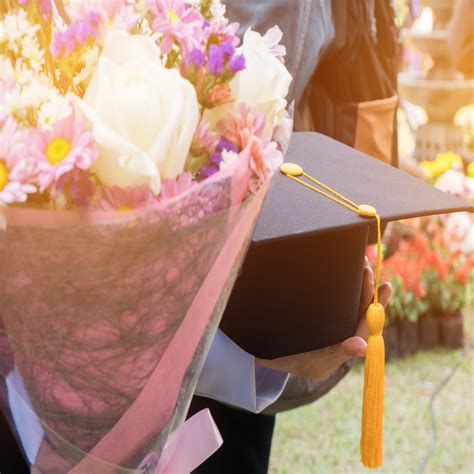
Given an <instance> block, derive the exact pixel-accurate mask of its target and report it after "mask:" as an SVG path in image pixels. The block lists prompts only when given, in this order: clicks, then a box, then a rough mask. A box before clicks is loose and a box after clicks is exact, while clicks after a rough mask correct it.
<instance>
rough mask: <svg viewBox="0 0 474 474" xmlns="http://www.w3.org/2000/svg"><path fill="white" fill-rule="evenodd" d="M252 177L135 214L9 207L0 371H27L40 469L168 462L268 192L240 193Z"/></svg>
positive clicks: (207, 186) (127, 467) (218, 182)
mask: <svg viewBox="0 0 474 474" xmlns="http://www.w3.org/2000/svg"><path fill="white" fill-rule="evenodd" d="M246 179H248V176H245V174H243V175H242V174H240V175H239V173H235V176H234V178H232V176H230V175H229V174H222V175H220V176H217V177H216V178H213V179H210V180H208V181H204V182H202V183H200V184H199V185H197V186H195V187H194V188H193V189H192V190H190V191H188V192H187V193H185V194H184V195H182V196H179V197H178V198H176V199H174V200H172V201H170V202H168V203H167V204H166V205H164V206H162V207H161V208H159V209H149V210H142V211H138V212H135V213H130V214H126V215H123V214H121V215H120V214H116V213H114V214H109V215H106V214H100V213H95V214H86V215H79V214H74V213H68V212H63V213H55V212H53V211H43V210H31V209H9V210H8V211H7V214H6V216H7V222H8V226H7V228H6V230H5V231H3V232H2V233H1V235H0V250H1V255H2V257H1V259H2V261H1V265H2V270H3V271H2V282H1V285H0V293H1V299H2V310H1V312H2V317H3V328H4V329H3V331H2V330H1V326H0V360H2V364H1V366H0V370H2V375H3V376H4V377H6V376H7V375H8V373H9V372H10V371H11V370H13V368H16V369H17V370H18V371H19V373H20V374H21V377H22V379H23V382H24V385H25V387H26V390H27V393H28V396H29V398H30V400H31V405H32V409H33V411H34V412H35V414H36V416H37V417H38V418H39V419H40V420H41V423H42V426H43V428H44V431H45V438H44V440H43V443H42V445H41V448H40V451H39V454H38V457H37V459H36V461H35V464H36V465H35V467H34V469H35V470H36V471H35V472H48V474H50V473H51V474H54V473H56V472H57V473H60V472H68V471H70V472H73V473H84V474H86V473H87V474H91V473H95V472H97V473H101V474H106V473H108V472H110V473H112V472H114V473H116V472H134V470H135V469H137V467H138V466H139V465H140V463H141V461H142V460H143V459H144V458H145V457H146V456H147V455H148V454H149V453H154V454H155V455H156V459H157V462H159V459H160V456H161V454H162V452H163V449H164V447H165V445H166V442H167V440H168V438H169V436H170V434H171V433H173V431H175V430H176V428H177V427H179V426H180V424H181V423H182V422H183V421H184V416H185V414H186V411H187V407H188V404H189V400H190V397H191V396H192V393H193V391H194V387H195V384H196V379H197V375H198V373H199V370H200V368H201V366H202V363H203V361H204V357H205V355H206V354H207V350H208V348H209V345H210V342H211V340H212V338H213V336H214V333H215V330H216V328H217V325H218V322H219V320H220V317H221V315H222V312H223V309H224V307H225V303H226V301H227V298H228V296H229V293H230V290H231V288H232V285H233V282H234V280H235V277H236V274H237V271H238V269H239V267H240V264H241V261H242V259H243V256H244V254H245V251H246V249H247V245H248V241H249V238H250V235H251V232H252V230H253V226H254V224H255V221H256V218H257V216H258V212H259V210H260V207H261V204H262V202H263V199H264V196H265V194H266V190H267V187H268V186H267V185H268V183H266V184H265V185H264V186H263V187H262V188H261V189H260V191H259V192H258V193H257V194H256V195H254V196H251V197H248V198H247V199H246V200H245V201H244V202H242V203H241V202H239V198H240V199H241V198H242V188H243V186H245V181H243V180H246ZM2 398H5V397H2ZM4 409H5V410H6V412H7V413H8V406H4Z"/></svg>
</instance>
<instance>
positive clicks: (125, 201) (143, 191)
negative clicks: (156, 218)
mask: <svg viewBox="0 0 474 474" xmlns="http://www.w3.org/2000/svg"><path fill="white" fill-rule="evenodd" d="M154 203H155V196H154V195H153V193H152V192H151V190H150V188H149V187H148V186H137V187H133V188H119V187H118V186H113V187H111V188H103V190H102V196H101V199H100V200H99V202H98V203H97V208H98V209H100V210H102V211H120V212H127V211H131V210H132V209H138V208H143V207H148V206H151V205H153V204H154Z"/></svg>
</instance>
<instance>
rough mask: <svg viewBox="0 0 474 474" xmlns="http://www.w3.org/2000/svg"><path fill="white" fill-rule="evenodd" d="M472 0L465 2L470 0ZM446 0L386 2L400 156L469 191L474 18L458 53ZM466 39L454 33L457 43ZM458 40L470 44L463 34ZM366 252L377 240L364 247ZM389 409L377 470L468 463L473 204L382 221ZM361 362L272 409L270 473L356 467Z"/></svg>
mask: <svg viewBox="0 0 474 474" xmlns="http://www.w3.org/2000/svg"><path fill="white" fill-rule="evenodd" d="M468 1H471V2H472V4H473V5H471V7H472V8H471V12H472V10H473V8H474V0H468ZM454 3H455V1H454V0H397V1H396V2H394V4H395V8H396V13H397V23H398V27H399V38H400V57H399V71H400V72H399V76H398V88H399V94H400V99H401V100H400V107H399V110H398V140H399V160H400V167H401V168H402V169H404V170H405V171H408V172H410V173H412V174H414V175H416V176H418V177H422V178H423V179H425V180H427V181H429V182H430V183H432V184H433V185H435V186H437V187H438V188H440V189H442V190H443V191H446V192H449V193H453V194H455V195H457V196H459V197H462V198H464V199H466V200H469V201H471V202H473V203H474V162H473V160H474V79H473V76H472V73H473V69H474V59H473V56H472V50H473V49H474V45H473V44H472V38H473V37H474V18H472V16H471V17H469V18H468V19H464V20H465V21H464V25H467V28H470V32H467V33H468V34H467V36H468V37H469V35H470V38H471V40H470V41H471V44H468V45H467V47H468V48H469V49H470V51H471V53H470V54H471V55H470V56H469V54H468V55H467V56H465V57H462V55H459V57H460V58H461V59H459V58H457V59H456V58H454V57H453V55H452V53H451V51H452V50H451V51H450V49H449V47H448V41H452V38H450V37H449V35H450V31H449V26H448V25H449V22H450V19H451V17H452V14H453V8H454ZM461 46H462V45H459V47H461ZM464 46H466V45H464ZM367 256H368V257H369V259H371V260H373V259H374V258H375V250H374V249H373V248H368V249H367ZM384 259H385V261H384V278H385V280H389V281H391V282H392V285H393V289H394V293H393V297H392V300H391V302H390V304H389V308H388V315H387V316H388V317H387V321H386V328H385V333H384V334H385V339H386V350H387V360H388V362H387V367H386V401H385V403H386V417H385V432H384V435H385V440H384V466H383V468H381V469H379V470H376V472H381V473H401V474H405V473H412V472H413V473H421V472H425V473H436V474H438V473H440V474H441V473H449V474H451V473H455V474H464V473H465V474H471V473H474V411H473V408H474V406H473V402H474V397H473V395H474V390H473V389H474V385H473V382H474V378H473V350H472V349H473V344H474V272H473V266H474V215H473V214H468V213H461V214H455V215H448V216H443V217H441V216H440V217H432V218H423V219H415V220H410V221H405V222H402V223H397V224H394V225H392V226H391V227H390V228H388V229H387V232H386V235H385V238H384ZM362 371H363V365H362V364H357V365H356V367H354V369H353V370H352V371H351V372H350V373H349V374H348V375H347V376H346V377H345V378H344V379H343V380H342V381H341V382H340V383H339V385H338V386H337V387H336V388H335V389H333V390H332V391H331V392H330V393H329V394H328V395H327V396H326V397H323V398H322V399H320V400H319V401H317V402H315V403H313V404H312V405H308V406H305V407H303V408H300V409H298V410H293V411H290V412H287V413H282V414H280V415H279V416H278V417H277V424H276V430H275V437H274V441H273V447H272V457H271V468H270V472H271V473H275V474H276V473H291V474H298V473H302V474H303V473H305V474H306V473H313V472H314V473H318V474H325V473H351V472H354V473H359V472H365V470H364V469H363V468H362V467H361V466H360V464H359V462H358V459H359V453H358V451H359V430H360V426H359V423H360V410H361V396H360V394H362V383H363V376H362Z"/></svg>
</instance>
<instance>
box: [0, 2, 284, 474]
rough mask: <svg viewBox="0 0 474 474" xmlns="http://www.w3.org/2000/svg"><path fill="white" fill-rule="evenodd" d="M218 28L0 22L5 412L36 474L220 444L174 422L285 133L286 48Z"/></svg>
mask: <svg viewBox="0 0 474 474" xmlns="http://www.w3.org/2000/svg"><path fill="white" fill-rule="evenodd" d="M224 12H225V9H224V7H223V5H221V4H220V2H219V1H217V0H202V1H184V0H148V1H135V0H117V1H113V2H111V1H107V0H70V1H69V2H68V3H64V4H63V2H61V1H59V0H56V2H55V4H51V3H50V1H49V0H18V1H13V0H6V1H3V2H2V3H1V5H0V127H1V131H0V255H1V266H2V273H1V285H0V293H1V296H0V297H1V301H2V309H1V315H0V360H1V364H0V371H1V372H0V373H1V374H2V375H3V382H0V383H1V384H0V404H2V405H3V410H4V412H5V414H6V415H7V417H8V418H9V419H10V421H11V423H12V425H13V426H14V427H15V429H16V431H17V434H18V436H19V438H20V439H21V441H22V444H23V449H24V451H25V454H26V457H27V458H28V460H29V462H30V464H31V465H32V466H34V467H33V469H34V470H35V472H44V473H48V474H49V473H63V472H75V473H88V474H89V473H94V472H97V473H99V472H100V473H101V474H102V473H108V472H111V473H112V472H114V473H115V472H156V473H160V472H186V471H191V470H192V469H194V467H196V465H198V464H199V463H200V462H202V460H204V459H205V457H206V456H207V455H209V454H211V453H212V449H211V447H212V446H214V445H215V443H218V440H217V441H215V440H216V439H217V438H218V437H217V436H216V434H215V432H214V431H213V427H212V424H210V423H207V425H206V426H207V428H210V431H208V432H206V431H205V428H204V427H203V426H204V425H203V423H204V424H205V423H206V418H203V417H201V418H199V419H198V420H197V421H196V420H194V422H193V423H189V422H187V423H186V424H184V425H183V421H184V417H185V414H186V410H187V406H188V403H189V400H190V397H191V395H192V393H193V390H194V387H195V384H196V378H197V375H198V374H199V371H200V368H201V366H202V363H203V360H204V357H205V355H206V353H207V350H208V348H209V345H210V342H211V340H212V338H213V335H214V333H215V331H216V328H217V325H218V323H219V319H220V317H221V314H222V312H223V309H224V307H225V304H226V301H227V298H228V296H229V293H230V290H231V288H232V285H233V282H234V280H235V277H236V274H237V271H238V269H239V265H240V263H241V261H242V259H243V256H244V254H245V251H246V248H247V244H248V241H249V238H250V235H251V232H252V229H253V225H254V223H255V220H256V218H257V216H258V212H259V209H260V207H261V204H262V201H263V199H264V196H265V193H266V190H267V188H268V183H269V180H270V178H271V176H272V174H273V172H274V171H275V170H276V169H277V167H278V166H279V164H280V163H281V161H282V156H283V152H284V150H285V146H286V144H287V139H288V137H289V130H290V129H291V118H290V117H289V115H288V114H287V113H286V111H285V108H286V105H287V103H286V99H285V97H286V95H287V93H288V89H289V85H290V82H291V76H290V74H289V73H288V71H287V69H286V68H285V66H284V54H285V50H284V47H282V46H280V45H279V44H278V43H279V41H280V39H281V32H280V30H279V29H278V28H277V27H275V28H273V29H271V30H270V31H269V32H268V33H267V34H266V35H265V36H263V37H262V36H261V35H259V34H258V33H256V32H253V31H247V33H246V34H245V36H244V40H243V44H242V45H241V46H239V39H238V37H237V36H236V32H237V29H238V24H236V23H230V22H229V21H228V20H227V19H226V18H225V17H224ZM192 420H193V419H191V420H189V421H192ZM186 425H189V426H188V428H189V430H190V431H189V430H188V432H187V434H186V433H185V432H184V429H185V428H186ZM192 430H194V431H198V433H199V435H198V436H197V437H196V438H192V436H191V437H190V432H192ZM183 433H184V434H183ZM211 438H212V439H213V440H214V441H215V443H214V445H213V444H212V442H213V441H212V440H211ZM190 439H192V442H190V441H189V440H190ZM186 440H187V442H186ZM207 441H208V444H207V445H206V442H207ZM185 448H186V449H185ZM214 449H215V448H214ZM191 451H193V452H191Z"/></svg>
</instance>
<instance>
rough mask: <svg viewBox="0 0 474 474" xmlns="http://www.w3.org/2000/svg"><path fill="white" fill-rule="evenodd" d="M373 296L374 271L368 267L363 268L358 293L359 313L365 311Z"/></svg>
mask: <svg viewBox="0 0 474 474" xmlns="http://www.w3.org/2000/svg"><path fill="white" fill-rule="evenodd" d="M373 296H374V272H373V271H372V269H371V268H370V267H365V268H364V273H363V274H362V291H361V294H360V303H359V314H362V313H365V310H366V309H367V307H368V306H369V304H370V302H371V300H372V298H373Z"/></svg>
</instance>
